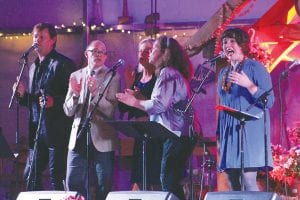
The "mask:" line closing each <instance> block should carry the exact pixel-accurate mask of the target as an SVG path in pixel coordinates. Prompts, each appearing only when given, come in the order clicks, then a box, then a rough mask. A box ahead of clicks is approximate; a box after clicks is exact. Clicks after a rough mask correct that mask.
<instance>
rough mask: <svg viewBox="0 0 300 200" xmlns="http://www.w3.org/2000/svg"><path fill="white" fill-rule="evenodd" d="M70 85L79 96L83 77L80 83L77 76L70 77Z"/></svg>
mask: <svg viewBox="0 0 300 200" xmlns="http://www.w3.org/2000/svg"><path fill="white" fill-rule="evenodd" d="M69 83H70V86H69V87H71V89H72V91H73V93H74V95H75V96H76V97H79V95H80V91H81V83H82V78H81V79H80V81H79V83H78V82H77V79H76V78H75V77H70V81H69Z"/></svg>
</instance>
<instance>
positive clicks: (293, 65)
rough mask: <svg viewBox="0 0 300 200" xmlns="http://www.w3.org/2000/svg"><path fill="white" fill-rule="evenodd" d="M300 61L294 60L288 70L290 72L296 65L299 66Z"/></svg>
mask: <svg viewBox="0 0 300 200" xmlns="http://www.w3.org/2000/svg"><path fill="white" fill-rule="evenodd" d="M299 64H300V61H299V60H297V59H295V60H294V61H293V62H292V63H291V64H290V65H289V66H288V70H291V69H292V68H294V67H295V66H296V65H299Z"/></svg>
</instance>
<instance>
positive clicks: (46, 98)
mask: <svg viewBox="0 0 300 200" xmlns="http://www.w3.org/2000/svg"><path fill="white" fill-rule="evenodd" d="M39 103H40V106H41V108H43V107H44V108H50V107H52V106H53V105H54V100H53V97H52V96H50V95H41V96H40V97H39Z"/></svg>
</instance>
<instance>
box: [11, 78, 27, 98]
mask: <svg viewBox="0 0 300 200" xmlns="http://www.w3.org/2000/svg"><path fill="white" fill-rule="evenodd" d="M17 79H18V77H17ZM17 81H18V80H17ZM15 90H17V93H18V95H19V97H23V96H24V94H25V91H26V88H25V86H24V84H23V83H21V82H19V85H18V88H17V82H15V83H14V85H13V91H15Z"/></svg>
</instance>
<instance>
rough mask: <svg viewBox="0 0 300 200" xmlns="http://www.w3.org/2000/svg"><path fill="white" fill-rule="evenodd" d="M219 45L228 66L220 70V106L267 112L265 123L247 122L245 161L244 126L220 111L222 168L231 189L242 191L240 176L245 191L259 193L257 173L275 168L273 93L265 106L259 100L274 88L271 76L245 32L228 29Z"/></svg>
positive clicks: (218, 130) (262, 120)
mask: <svg viewBox="0 0 300 200" xmlns="http://www.w3.org/2000/svg"><path fill="white" fill-rule="evenodd" d="M220 43H221V46H222V49H223V51H224V53H225V55H226V58H227V60H228V62H229V63H228V65H227V66H224V67H223V68H222V69H221V70H220V74H219V77H218V85H217V92H218V95H219V104H220V105H223V106H227V107H230V108H233V109H236V110H238V111H243V112H247V113H249V114H252V115H260V114H262V113H264V112H263V111H264V109H265V110H266V112H265V113H266V118H265V119H266V121H264V117H261V118H259V119H255V120H249V121H246V123H245V125H244V132H243V134H242V135H244V137H243V141H244V148H243V149H244V159H242V158H241V157H242V156H241V149H240V147H241V146H240V141H241V138H240V136H241V126H240V125H241V123H240V121H239V120H238V119H237V118H235V117H233V116H231V115H229V114H228V113H226V112H225V111H220V112H219V115H218V128H217V138H218V142H219V153H220V163H219V169H220V170H221V171H225V172H226V174H227V179H228V182H229V186H230V189H231V190H234V191H239V190H242V188H241V187H242V185H241V176H243V180H244V186H245V188H244V189H245V190H246V191H258V186H257V184H256V176H257V171H258V170H259V169H265V167H268V168H271V167H272V165H273V163H272V154H271V147H270V116H269V109H270V108H271V107H272V106H273V103H274V94H273V92H271V93H270V94H269V95H268V96H267V102H265V104H264V103H263V102H261V101H257V99H258V98H260V97H261V95H262V94H264V92H266V91H267V90H269V89H270V88H272V81H271V77H270V74H269V73H268V71H267V69H266V67H264V66H263V65H262V64H261V63H260V62H258V61H256V60H254V59H252V58H251V53H250V47H249V45H250V44H249V43H250V39H249V36H248V34H247V33H246V32H245V31H243V30H242V29H239V28H232V29H228V30H225V31H224V32H223V34H222V37H221V41H220ZM256 102H257V103H256ZM249 108H251V109H249ZM265 128H266V129H265ZM265 134H267V140H266V152H267V156H268V160H266V159H265V158H266V157H265ZM241 160H244V173H243V174H241V172H242V170H241V166H242V164H241ZM265 165H266V166H265Z"/></svg>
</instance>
